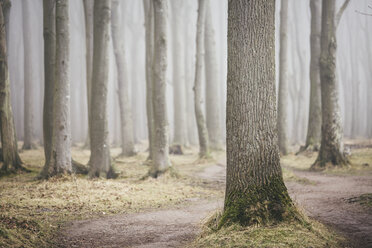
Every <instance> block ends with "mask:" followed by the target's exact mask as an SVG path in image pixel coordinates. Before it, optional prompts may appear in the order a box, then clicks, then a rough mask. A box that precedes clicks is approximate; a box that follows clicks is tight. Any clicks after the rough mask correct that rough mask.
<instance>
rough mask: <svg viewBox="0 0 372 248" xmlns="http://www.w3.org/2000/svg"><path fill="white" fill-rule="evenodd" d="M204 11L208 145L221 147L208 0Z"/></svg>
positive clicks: (213, 38)
mask: <svg viewBox="0 0 372 248" xmlns="http://www.w3.org/2000/svg"><path fill="white" fill-rule="evenodd" d="M206 1H207V3H206V10H205V11H206V13H205V31H204V35H205V36H204V37H205V40H204V44H205V45H204V47H205V79H206V120H207V129H208V137H209V145H210V147H211V148H213V149H217V150H218V149H222V147H223V145H222V132H221V122H220V119H221V116H220V111H219V108H218V106H219V105H218V104H217V103H219V90H218V88H219V87H218V86H219V80H218V79H219V77H218V76H219V72H218V71H219V70H218V64H217V48H216V37H215V35H214V28H213V23H212V13H211V11H212V9H211V4H210V0H206Z"/></svg>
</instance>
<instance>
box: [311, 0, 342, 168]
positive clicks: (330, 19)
mask: <svg viewBox="0 0 372 248" xmlns="http://www.w3.org/2000/svg"><path fill="white" fill-rule="evenodd" d="M348 3H349V0H346V1H345V2H344V4H343V5H342V7H341V9H340V10H339V12H338V13H337V16H336V17H335V11H336V6H335V5H336V2H335V0H328V1H323V4H322V31H321V39H320V42H321V53H320V61H319V63H320V83H321V99H322V103H321V104H322V140H321V145H320V151H319V155H318V158H317V160H316V161H315V163H314V164H313V165H312V169H317V168H324V167H326V166H327V165H328V164H331V165H333V166H344V165H347V164H348V160H347V159H346V157H345V156H344V154H343V152H344V151H343V150H344V145H343V130H342V123H341V112H340V106H339V102H338V101H339V100H338V90H337V83H336V73H335V71H336V47H337V40H336V29H337V25H338V23H339V21H340V18H341V15H342V13H343V11H344V10H345V9H346V7H347V4H348Z"/></svg>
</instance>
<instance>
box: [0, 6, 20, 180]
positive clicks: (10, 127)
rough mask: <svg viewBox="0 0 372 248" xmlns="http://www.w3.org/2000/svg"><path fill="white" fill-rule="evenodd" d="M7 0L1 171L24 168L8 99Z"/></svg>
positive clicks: (0, 58)
mask: <svg viewBox="0 0 372 248" xmlns="http://www.w3.org/2000/svg"><path fill="white" fill-rule="evenodd" d="M6 4H8V3H7V1H4V0H1V1H0V27H1V29H0V131H1V145H2V149H1V151H2V159H3V165H2V168H1V172H0V173H1V174H2V173H9V172H15V171H17V170H25V168H24V167H23V166H22V164H23V163H22V160H21V158H20V157H19V154H18V148H17V138H16V133H15V128H14V119H13V112H12V106H11V99H10V79H9V70H8V61H7V43H6V29H5V28H4V25H5V23H4V15H3V12H4V6H5V7H6Z"/></svg>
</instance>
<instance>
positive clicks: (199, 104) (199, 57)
mask: <svg viewBox="0 0 372 248" xmlns="http://www.w3.org/2000/svg"><path fill="white" fill-rule="evenodd" d="M206 4H207V1H206V0H199V9H198V20H197V28H196V67H195V83H194V97H195V99H194V101H195V102H194V104H195V106H194V107H195V118H196V124H197V127H198V136H199V156H200V157H206V156H208V152H209V151H208V149H209V144H208V143H209V142H208V131H207V125H206V123H205V117H204V113H203V102H204V97H203V94H202V79H203V74H202V73H203V69H204V27H205V14H206Z"/></svg>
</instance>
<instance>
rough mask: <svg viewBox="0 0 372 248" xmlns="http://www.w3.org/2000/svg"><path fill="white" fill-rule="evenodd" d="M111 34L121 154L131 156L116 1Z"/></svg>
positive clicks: (130, 124) (124, 64) (125, 72)
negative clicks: (116, 84) (115, 73)
mask: <svg viewBox="0 0 372 248" xmlns="http://www.w3.org/2000/svg"><path fill="white" fill-rule="evenodd" d="M111 20H112V21H111V32H112V38H113V39H112V40H113V44H114V54H115V61H116V68H117V73H118V79H117V80H118V81H117V82H118V98H119V108H120V122H121V123H120V131H121V149H122V152H121V154H122V155H123V156H133V155H135V154H136V152H135V149H134V136H133V133H134V132H133V119H132V110H131V107H130V104H129V84H128V68H127V61H126V58H125V53H124V44H123V40H124V37H123V36H122V35H121V34H122V32H121V31H120V28H119V24H120V5H119V1H118V0H112V16H111Z"/></svg>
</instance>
